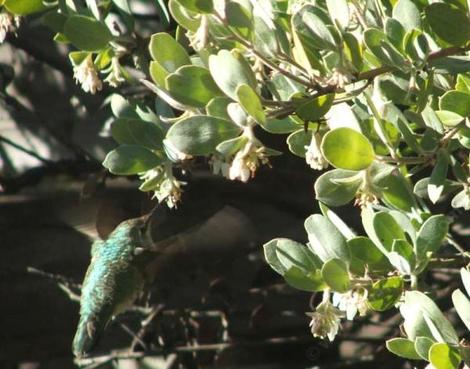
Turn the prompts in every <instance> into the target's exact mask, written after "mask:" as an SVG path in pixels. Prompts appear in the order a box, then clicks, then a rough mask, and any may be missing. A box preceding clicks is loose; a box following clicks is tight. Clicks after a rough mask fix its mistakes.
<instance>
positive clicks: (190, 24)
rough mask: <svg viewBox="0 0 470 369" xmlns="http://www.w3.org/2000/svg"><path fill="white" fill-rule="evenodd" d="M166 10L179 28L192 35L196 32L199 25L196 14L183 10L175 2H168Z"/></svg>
mask: <svg viewBox="0 0 470 369" xmlns="http://www.w3.org/2000/svg"><path fill="white" fill-rule="evenodd" d="M168 9H169V10H170V13H171V16H172V17H173V19H174V20H176V22H178V24H179V25H180V26H181V27H183V28H185V29H187V30H189V31H191V32H193V33H196V32H197V30H198V28H199V25H200V23H201V20H200V17H199V16H198V14H197V13H195V12H192V11H190V10H189V9H186V8H184V7H183V6H182V5H181V4H180V3H179V2H178V1H177V0H170V1H169V2H168Z"/></svg>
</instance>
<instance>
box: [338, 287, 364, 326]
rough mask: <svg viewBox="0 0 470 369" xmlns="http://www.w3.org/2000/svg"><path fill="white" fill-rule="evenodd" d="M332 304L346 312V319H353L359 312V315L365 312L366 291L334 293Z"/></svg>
mask: <svg viewBox="0 0 470 369" xmlns="http://www.w3.org/2000/svg"><path fill="white" fill-rule="evenodd" d="M333 305H335V306H337V307H338V308H339V309H340V310H342V311H344V312H346V319H348V320H353V319H354V317H355V316H356V314H357V313H358V312H359V315H360V316H364V315H366V314H367V311H368V309H369V308H368V307H367V293H366V291H356V290H353V291H348V292H346V293H335V294H334V295H333Z"/></svg>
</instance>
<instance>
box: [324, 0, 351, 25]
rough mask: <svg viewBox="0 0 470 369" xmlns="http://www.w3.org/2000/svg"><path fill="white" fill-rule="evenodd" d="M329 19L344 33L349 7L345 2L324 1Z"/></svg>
mask: <svg viewBox="0 0 470 369" xmlns="http://www.w3.org/2000/svg"><path fill="white" fill-rule="evenodd" d="M326 6H327V7H328V12H329V13H330V17H331V19H332V20H333V21H334V22H335V23H336V24H337V25H338V27H339V28H340V29H341V30H342V31H344V30H345V29H346V28H347V27H348V25H349V6H348V2H347V1H346V0H326Z"/></svg>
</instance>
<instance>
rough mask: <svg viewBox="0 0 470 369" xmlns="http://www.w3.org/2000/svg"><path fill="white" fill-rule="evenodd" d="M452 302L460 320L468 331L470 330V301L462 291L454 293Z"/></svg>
mask: <svg viewBox="0 0 470 369" xmlns="http://www.w3.org/2000/svg"><path fill="white" fill-rule="evenodd" d="M452 302H453V303H454V306H455V310H457V313H458V314H459V317H460V319H462V322H463V323H464V324H465V326H466V327H467V329H468V330H470V301H469V300H468V298H467V297H466V296H465V294H464V293H463V292H462V291H460V290H455V291H454V292H453V293H452Z"/></svg>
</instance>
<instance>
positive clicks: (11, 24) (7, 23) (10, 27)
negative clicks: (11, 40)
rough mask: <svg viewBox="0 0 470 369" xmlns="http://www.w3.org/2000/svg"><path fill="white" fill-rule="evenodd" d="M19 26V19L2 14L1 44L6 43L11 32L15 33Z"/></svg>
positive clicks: (0, 22)
mask: <svg viewBox="0 0 470 369" xmlns="http://www.w3.org/2000/svg"><path fill="white" fill-rule="evenodd" d="M18 25H19V17H14V16H13V15H11V14H10V13H7V12H1V13H0V43H2V42H3V41H5V38H6V37H7V34H8V33H9V32H14V31H15V29H16V27H18Z"/></svg>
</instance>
